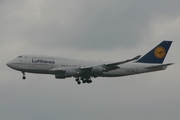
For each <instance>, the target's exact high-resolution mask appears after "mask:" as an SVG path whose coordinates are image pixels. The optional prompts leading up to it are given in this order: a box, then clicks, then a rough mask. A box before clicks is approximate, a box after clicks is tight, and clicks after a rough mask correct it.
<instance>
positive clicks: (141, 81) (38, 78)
mask: <svg viewBox="0 0 180 120" xmlns="http://www.w3.org/2000/svg"><path fill="white" fill-rule="evenodd" d="M179 5H180V1H177V0H176V1H175V0H171V1H168V0H159V1H157V0H150V1H149V0H143V1H142V0H110V1H107V0H51V1H49V0H1V1H0V17H1V19H0V26H1V27H0V41H1V44H0V51H1V52H0V57H1V65H0V67H1V71H0V75H1V81H0V98H1V99H0V119H2V120H49V119H52V120H59V119H60V120H110V119H111V120H121V119H122V120H132V119H133V120H146V119H147V120H179V119H180V114H179V111H180V102H179V101H180V95H179V91H180V82H179V74H178V72H179V71H180V68H179V67H180V65H179V59H180V55H179V54H178V52H179V50H180V49H179V45H180V41H179V39H180V37H179V31H180V7H179ZM164 39H166V40H167V39H168V40H173V44H172V47H171V48H170V51H169V54H168V55H167V58H166V60H165V62H166V63H167V62H174V63H175V65H173V66H170V67H169V68H168V69H167V70H165V71H162V72H155V73H148V74H142V75H135V76H129V77H122V78H120V77H119V78H97V79H93V83H92V84H89V85H88V84H84V85H80V86H79V85H77V84H76V82H75V81H74V78H69V79H65V80H56V79H55V78H54V76H50V75H35V74H27V75H26V76H27V80H25V81H23V80H21V77H22V74H21V73H20V72H18V71H14V70H12V69H10V68H8V67H7V66H6V63H7V62H8V61H10V60H11V59H13V58H15V57H17V56H18V55H21V54H35V55H53V56H63V57H71V58H76V59H85V60H105V61H121V60H125V59H127V58H129V57H134V56H136V55H139V54H142V55H143V54H145V53H146V52H148V51H149V50H150V49H152V48H153V47H154V46H155V45H157V44H159V43H160V42H161V41H162V40H164Z"/></svg>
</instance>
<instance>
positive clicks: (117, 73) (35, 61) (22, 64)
mask: <svg viewBox="0 0 180 120" xmlns="http://www.w3.org/2000/svg"><path fill="white" fill-rule="evenodd" d="M171 44H172V41H162V42H161V43H160V44H159V45H157V46H156V47H155V48H153V49H152V50H151V51H149V52H148V53H147V54H145V55H144V56H142V57H141V56H140V55H138V56H136V57H134V58H132V59H127V60H125V61H120V62H103V61H83V60H77V59H69V58H63V57H52V56H37V55H21V56H18V57H17V58H15V59H13V60H11V61H10V62H8V63H7V64H6V65H7V66H9V67H10V68H12V69H14V70H18V71H21V72H22V73H23V77H22V79H26V76H25V73H26V72H27V73H36V74H51V75H55V78H56V79H65V78H68V77H74V78H75V80H76V82H77V84H81V83H92V80H91V78H96V77H121V76H128V75H135V74H140V73H147V72H154V71H160V70H165V69H166V68H167V67H168V66H170V65H172V64H174V63H167V64H163V61H164V59H165V57H166V55H167V53H168V50H169V48H170V46H171Z"/></svg>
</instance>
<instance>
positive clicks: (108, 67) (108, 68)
mask: <svg viewBox="0 0 180 120" xmlns="http://www.w3.org/2000/svg"><path fill="white" fill-rule="evenodd" d="M140 57H141V55H138V56H136V57H134V58H132V59H128V60H125V61H121V62H114V63H108V64H102V65H96V66H88V67H83V68H81V70H82V71H92V69H93V68H102V71H105V72H108V71H111V70H116V69H118V68H119V66H118V65H121V64H125V63H128V62H131V61H134V60H137V59H139V58H140Z"/></svg>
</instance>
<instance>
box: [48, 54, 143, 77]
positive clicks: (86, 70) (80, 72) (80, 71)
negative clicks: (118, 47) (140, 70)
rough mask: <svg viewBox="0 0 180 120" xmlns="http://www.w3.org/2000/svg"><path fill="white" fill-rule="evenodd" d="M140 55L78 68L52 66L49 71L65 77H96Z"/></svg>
mask: <svg viewBox="0 0 180 120" xmlns="http://www.w3.org/2000/svg"><path fill="white" fill-rule="evenodd" d="M140 57H141V56H140V55H138V56H136V57H134V58H132V59H128V60H125V61H121V62H114V63H108V64H101V65H95V66H87V67H80V68H74V69H62V68H53V69H51V70H50V71H51V72H52V73H55V74H56V77H57V75H60V74H62V75H64V76H65V77H69V76H73V77H85V78H89V77H91V76H93V77H97V76H98V75H99V74H102V73H103V72H108V71H111V70H116V69H118V68H119V66H118V65H120V64H124V63H128V62H131V61H134V60H137V59H139V58H140Z"/></svg>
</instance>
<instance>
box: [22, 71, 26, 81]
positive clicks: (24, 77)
mask: <svg viewBox="0 0 180 120" xmlns="http://www.w3.org/2000/svg"><path fill="white" fill-rule="evenodd" d="M22 74H23V77H22V79H23V80H25V79H26V76H25V72H22Z"/></svg>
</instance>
